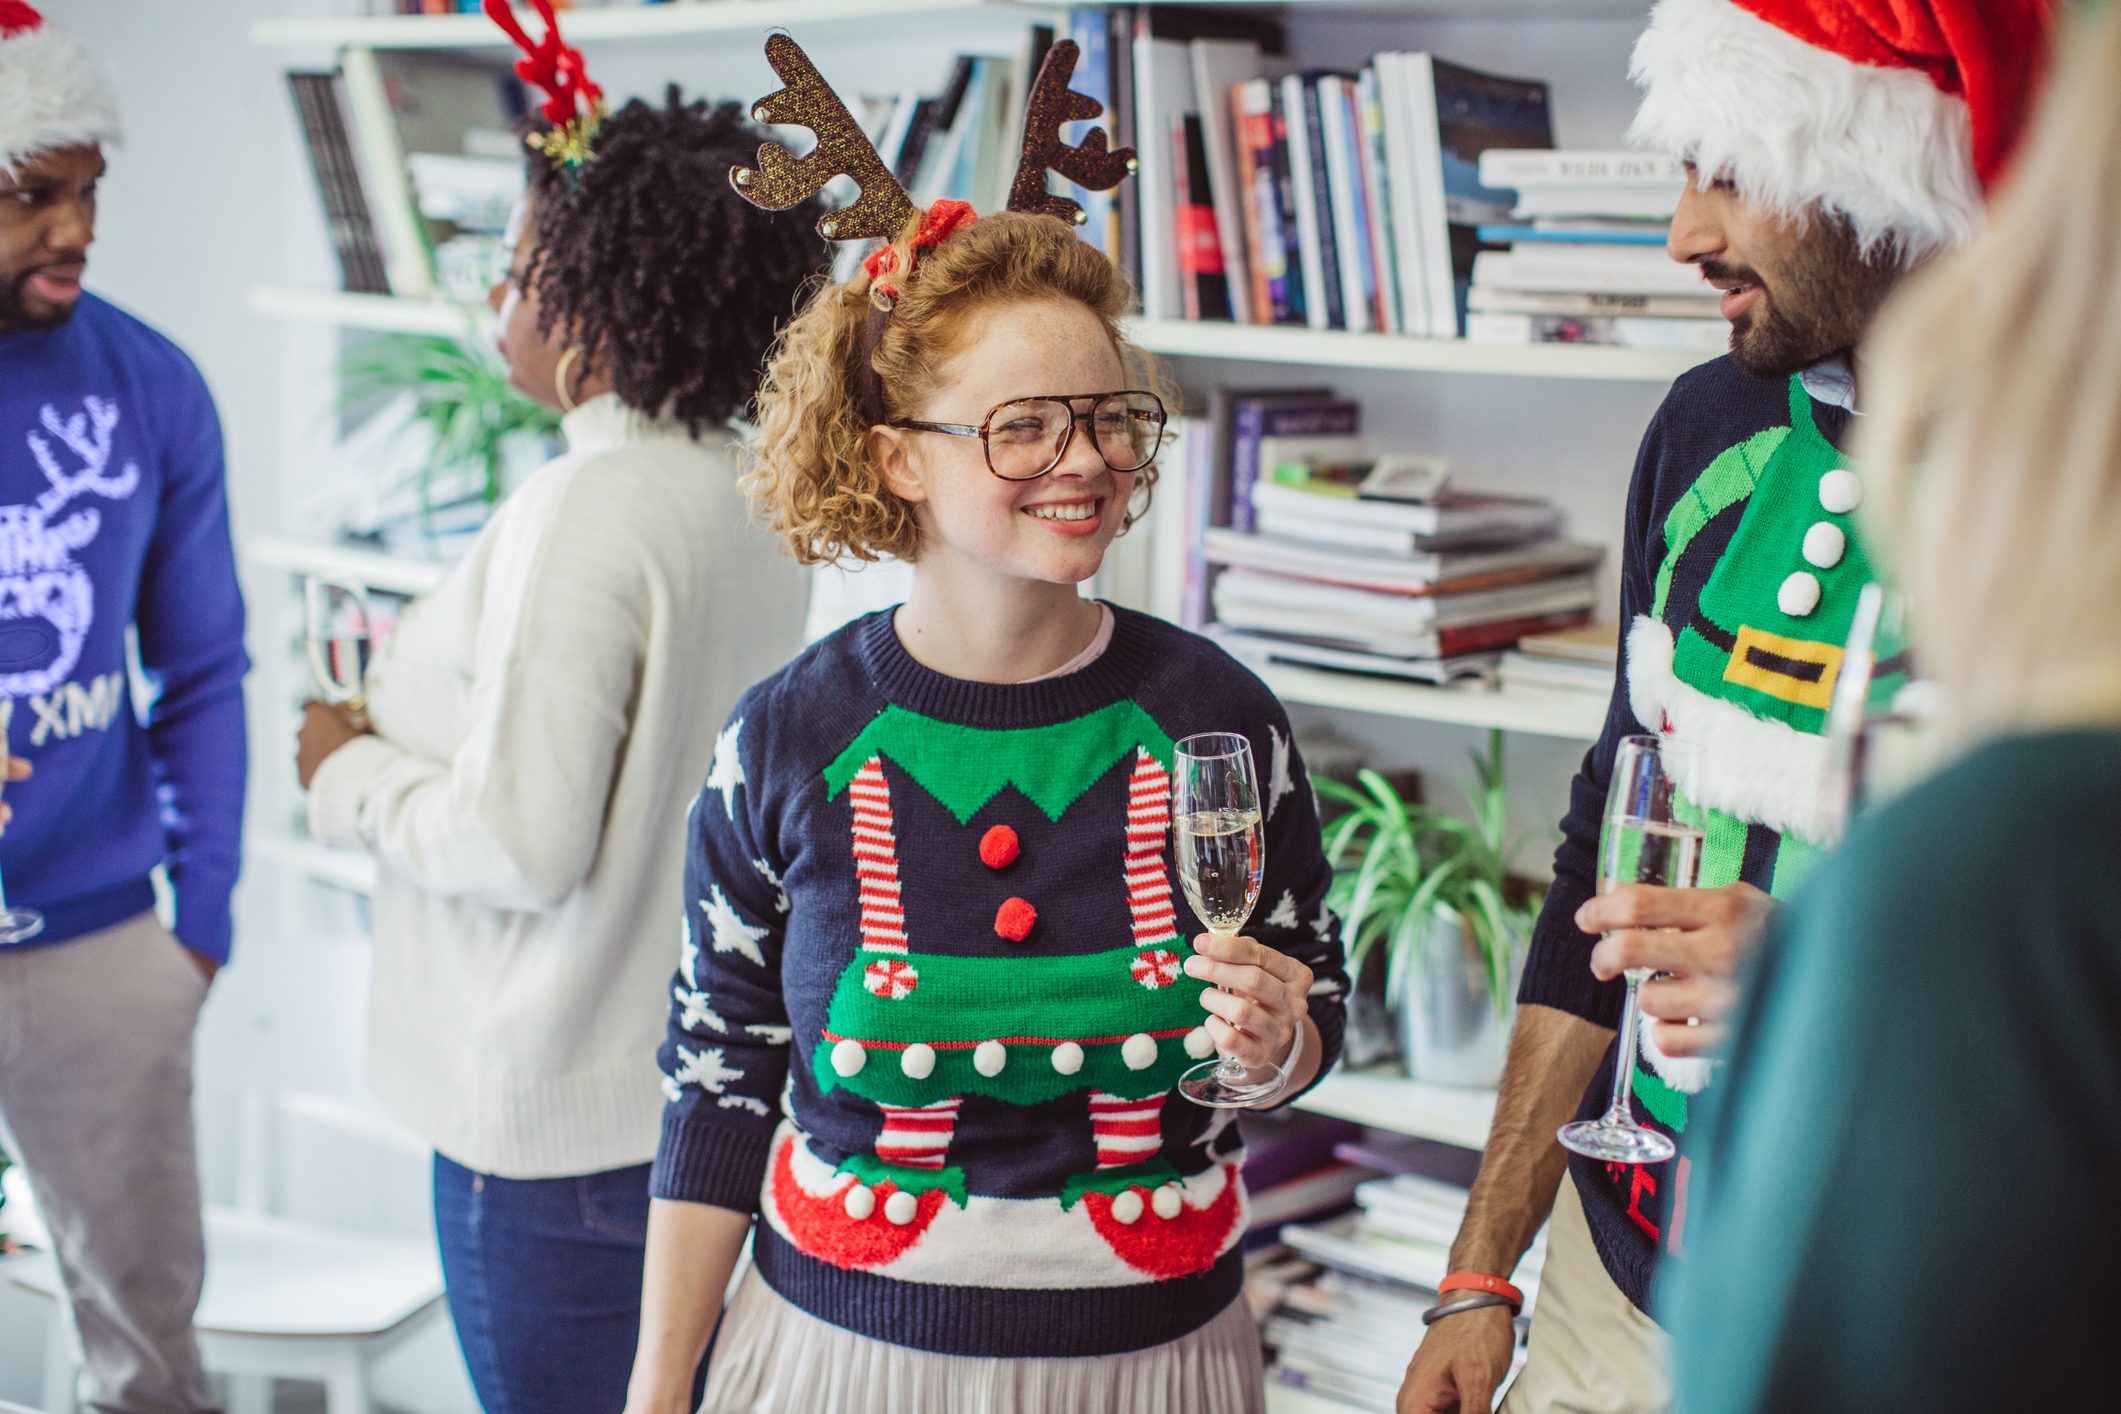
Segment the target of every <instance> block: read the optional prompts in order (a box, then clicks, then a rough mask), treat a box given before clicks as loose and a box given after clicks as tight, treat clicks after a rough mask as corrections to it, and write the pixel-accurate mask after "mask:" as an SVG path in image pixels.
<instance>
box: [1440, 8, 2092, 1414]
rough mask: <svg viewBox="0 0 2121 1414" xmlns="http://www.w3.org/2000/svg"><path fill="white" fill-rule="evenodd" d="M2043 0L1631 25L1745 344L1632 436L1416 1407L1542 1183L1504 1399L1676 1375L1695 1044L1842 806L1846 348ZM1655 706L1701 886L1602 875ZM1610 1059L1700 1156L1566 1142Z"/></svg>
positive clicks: (1468, 1337) (1931, 246) (1509, 1253)
mask: <svg viewBox="0 0 2121 1414" xmlns="http://www.w3.org/2000/svg"><path fill="white" fill-rule="evenodd" d="M2053 8H2054V5H2053V0H1981V2H1980V3H1977V0H1659V3H1658V4H1657V5H1656V7H1655V9H1654V10H1653V11H1652V13H1651V17H1650V24H1649V28H1648V29H1647V31H1646V32H1645V33H1644V34H1643V36H1642V38H1641V39H1640V40H1639V41H1638V43H1637V45H1636V48H1635V55H1634V62H1633V65H1632V76H1633V77H1634V79H1635V81H1636V82H1637V84H1638V85H1640V86H1641V88H1642V89H1643V99H1642V104H1641V108H1640V110H1639V112H1638V114H1637V117H1636V122H1635V127H1634V137H1635V138H1636V140H1637V141H1639V142H1641V143H1643V144H1645V145H1647V146H1651V147H1655V148H1658V149H1660V150H1663V151H1665V152H1668V153H1670V154H1672V155H1673V156H1675V157H1677V158H1679V159H1681V160H1682V161H1684V162H1685V163H1686V164H1687V171H1688V174H1689V180H1688V184H1687V190H1686V193H1685V195H1684V197H1683V198H1682V199H1681V201H1680V205H1679V209H1678V212H1677V214H1676V215H1675V217H1674V219H1673V222H1672V228H1671V235H1670V240H1669V245H1670V251H1671V254H1672V256H1673V258H1674V259H1676V260H1680V261H1683V262H1686V263H1689V264H1693V265H1696V266H1699V267H1700V270H1701V274H1702V278H1703V279H1704V280H1705V281H1706V282H1707V283H1708V284H1710V285H1711V286H1713V287H1714V288H1715V289H1717V290H1719V291H1721V292H1722V296H1723V298H1722V312H1723V315H1724V317H1725V318H1726V319H1728V320H1729V321H1730V323H1731V352H1730V354H1729V356H1728V357H1725V358H1722V359H1718V360H1717V361H1716V362H1714V363H1710V364H1707V365H1704V366H1703V367H1700V368H1697V369H1695V370H1694V371H1692V372H1691V373H1688V374H1687V375H1685V376H1684V377H1682V378H1681V379H1680V380H1679V381H1678V382H1677V383H1675V384H1674V385H1673V388H1672V391H1671V393H1670V395H1669V396H1668V397H1667V398H1666V400H1665V402H1664V404H1663V406H1662V407H1660V408H1659V409H1658V412H1657V415H1656V418H1655V419H1654V420H1653V421H1652V423H1651V425H1650V428H1649V431H1648V433H1647V434H1646V436H1645V437H1644V440H1643V444H1642V448H1641V451H1640V453H1639V455H1638V458H1637V461H1636V467H1635V474H1634V481H1633V485H1632V487H1631V489H1630V493H1629V498H1628V514H1627V523H1626V526H1625V531H1624V542H1623V553H1622V560H1621V620H1622V624H1623V626H1624V634H1625V641H1624V643H1623V651H1622V655H1621V661H1620V673H1619V677H1618V680H1617V682H1616V685H1615V690H1614V695H1613V701H1612V706H1611V708H1610V710H1609V712H1608V715H1607V718H1606V725H1605V729H1604V732H1603V734H1602V735H1601V736H1600V738H1599V740H1598V742H1597V743H1596V744H1595V745H1594V746H1593V747H1592V749H1591V751H1590V753H1589V755H1587V756H1586V757H1585V759H1584V764H1583V767H1582V769H1581V770H1580V771H1579V772H1578V775H1577V777H1576V780H1575V783H1574V786H1573V788H1572V800H1571V806H1570V811H1569V814H1568V816H1567V818H1566V819H1564V820H1563V822H1562V831H1563V843H1562V845H1561V847H1560V849H1559V850H1558V851H1557V853H1556V855H1555V881H1554V887H1553V889H1552V891H1551V892H1550V893H1549V894H1548V896H1547V901H1546V905H1545V908H1544V910H1543V912H1542V914H1541V916H1540V919H1539V922H1538V925H1537V926H1536V928H1535V930H1534V934H1533V941H1532V950H1531V955H1530V958H1529V960H1528V962H1527V964H1526V967H1525V973H1524V981H1523V984H1522V987H1521V990H1520V993H1519V1002H1520V1008H1519V1011H1518V1016H1517V1022H1516V1027H1515V1030H1514V1032H1513V1034H1512V1037H1511V1042H1510V1055H1509V1061H1508V1065H1507V1067H1506V1070H1505V1073H1504V1077H1503V1082H1502V1093H1501V1097H1500V1100H1499V1102H1498V1105H1497V1108H1496V1115H1495V1122H1494V1126H1493V1129H1492V1131H1491V1133H1490V1136H1489V1140H1488V1146H1487V1152H1486V1155H1485V1157H1484V1159H1483V1162H1482V1166H1481V1172H1480V1176H1479V1178H1478V1180H1477V1181H1476V1182H1475V1184H1474V1186H1473V1190H1472V1193H1471V1196H1470V1200H1469V1202H1468V1204H1467V1209H1466V1217H1465V1220H1464V1222H1463V1224H1462V1226H1461V1227H1460V1229H1459V1233H1458V1238H1457V1241H1456V1242H1455V1243H1454V1244H1453V1247H1452V1251H1451V1274H1450V1275H1449V1276H1448V1277H1446V1278H1445V1280H1444V1282H1443V1295H1442V1299H1441V1300H1440V1301H1439V1302H1438V1303H1437V1305H1436V1306H1435V1307H1434V1308H1432V1309H1431V1311H1430V1312H1429V1313H1428V1320H1429V1322H1430V1325H1429V1331H1428V1334H1427V1336H1426V1338H1425V1340H1424V1341H1423V1343H1422V1345H1421V1348H1420V1349H1419V1350H1418V1351H1417V1352H1416V1354H1415V1356H1414V1359H1413V1361H1412V1363H1411V1364H1410V1365H1409V1366H1408V1370H1407V1376H1406V1380H1405V1383H1404V1385H1403V1386H1402V1388H1401V1390H1400V1395H1399V1404H1398V1408H1399V1414H1446V1412H1447V1411H1465V1414H1471V1411H1475V1410H1485V1409H1487V1408H1488V1406H1489V1401H1490V1399H1491V1397H1492V1395H1493V1392H1494V1391H1495V1389H1496V1388H1497V1386H1498V1385H1499V1384H1500V1383H1501V1381H1502V1380H1503V1378H1504V1377H1505V1375H1506V1374H1507V1372H1508V1370H1509V1367H1510V1362H1511V1356H1512V1351H1513V1347H1514V1332H1513V1329H1512V1324H1511V1317H1512V1315H1513V1314H1514V1313H1515V1312H1516V1311H1517V1310H1518V1308H1519V1307H1520V1306H1521V1305H1522V1302H1523V1297H1522V1294H1521V1293H1520V1292H1519V1291H1518V1289H1517V1288H1516V1287H1515V1286H1514V1285H1512V1284H1511V1283H1510V1282H1509V1280H1508V1278H1509V1277H1510V1276H1511V1275H1512V1272H1513V1269H1514V1268H1515V1267H1516V1265H1517V1262H1518V1260H1519V1258H1520V1257H1521V1256H1522V1255H1523V1253H1524V1251H1525V1249H1526V1247H1527V1246H1528V1245H1529V1244H1530V1243H1531V1241H1532V1239H1533V1237H1534V1235H1535V1234H1536V1233H1537V1232H1538V1230H1539V1228H1540V1225H1541V1224H1542V1223H1543V1222H1546V1221H1547V1220H1548V1218H1549V1215H1550V1214H1551V1218H1552V1221H1551V1226H1550V1227H1549V1231H1548V1241H1547V1255H1546V1262H1545V1265H1544V1268H1543V1270H1542V1271H1541V1273H1540V1281H1539V1285H1538V1302H1537V1312H1536V1315H1535V1317H1534V1320H1533V1323H1532V1334H1531V1344H1530V1351H1529V1358H1528V1359H1527V1362H1526V1365H1525V1368H1524V1370H1523V1371H1522V1373H1521V1375H1520V1377H1519V1378H1518V1380H1517V1381H1516V1383H1515V1384H1514V1385H1513V1386H1512V1387H1511V1389H1510V1392H1509V1394H1508V1396H1507V1399H1506V1402H1505V1404H1504V1409H1505V1411H1506V1414H1547V1411H1560V1410H1569V1411H1576V1414H1608V1411H1610V1414H1645V1412H1646V1411H1654V1410H1658V1409H1662V1408H1663V1407H1665V1405H1666V1403H1667V1402H1668V1398H1669V1382H1668V1379H1667V1374H1666V1360H1665V1342H1664V1334H1663V1332H1662V1331H1661V1330H1660V1329H1659V1327H1658V1326H1657V1324H1656V1323H1655V1322H1654V1321H1653V1320H1652V1319H1651V1318H1650V1316H1649V1315H1648V1314H1647V1313H1646V1308H1647V1305H1648V1301H1649V1295H1650V1286H1651V1279H1652V1276H1653V1275H1654V1273H1655V1272H1656V1270H1657V1268H1658V1266H1659V1264H1660V1263H1661V1262H1664V1261H1680V1262H1683V1261H1685V1260H1686V1223H1687V1189H1688V1175H1689V1170H1690V1167H1691V1165H1690V1160H1689V1158H1688V1152H1687V1130H1688V1120H1689V1117H1690V1109H1691V1108H1692V1106H1694V1105H1695V1104H1696V1103H1698V1100H1699V1097H1700V1095H1701V1092H1702V1090H1703V1089H1704V1088H1705V1087H1706V1086H1707V1084H1708V1083H1709V1080H1710V1076H1711V1072H1710V1069H1709V1067H1710V1065H1711V1062H1710V1061H1709V1060H1707V1059H1705V1058H1704V1053H1705V1052H1707V1051H1709V1050H1710V1049H1711V1048H1712V1047H1713V1046H1714V1044H1715V1042H1716V1041H1717V1039H1718V1038H1719V1034H1720V1029H1721V1028H1720V1020H1721V1018H1722V1017H1723V1016H1724V1014H1725V1013H1726V1012H1727V1010H1728V1008H1729V1006H1730V1004H1731V1000H1732V991H1733V988H1732V982H1731V978H1732V976H1733V973H1734V970H1735V968H1736V967H1737V965H1738V963H1739V961H1740V960H1741V959H1742V957H1743V956H1744V954H1745V953H1746V951H1747V950H1748V948H1749V947H1750V945H1751V942H1752V940H1753V939H1754V937H1755V936H1757V933H1758V930H1759V927H1760V925H1761V923H1762V922H1763V921H1764V919H1765V917H1766V916H1767V915H1768V914H1769V913H1770V912H1771V911H1772V910H1773V908H1774V907H1775V903H1774V900H1775V899H1777V898H1780V897H1783V896H1785V895H1786V894H1787V893H1788V892H1789V891H1790V890H1791V889H1792V888H1793V887H1794V886H1795V885H1796V883H1797V882H1798V881H1799V880H1800V879H1802V877H1803V876H1804V873H1805V871H1806V869H1807V867H1808V866H1809V864H1810V863H1811V862H1812V861H1813V860H1814V859H1815V858H1816V857H1817V855H1818V853H1819V851H1820V850H1821V849H1822V848H1823V847H1824V846H1825V845H1827V844H1828V843H1830V842H1831V839H1832V837H1833V834H1834V831H1835V827H1836V824H1837V821H1838V805H1839V802H1838V801H1837V800H1836V799H1835V798H1834V795H1833V792H1832V791H1831V789H1830V788H1829V787H1828V779H1829V775H1830V773H1829V771H1828V769H1827V766H1828V762H1827V750H1826V742H1825V738H1824V735H1823V733H1824V730H1825V723H1826V709H1827V704H1828V701H1829V699H1830V697H1831V695H1832V692H1833V687H1834V682H1835V680H1836V677H1837V675H1838V672H1839V668H1840V664H1841V657H1842V646H1843V644H1844V643H1846V642H1847V640H1848V637H1849V630H1850V627H1851V622H1852V619H1853V616H1854V612H1855V606H1856V601H1857V596H1858V594H1859V593H1860V591H1861V590H1862V589H1863V587H1864V586H1865V585H1866V584H1868V583H1869V582H1870V581H1871V580H1872V578H1873V573H1872V567H1871V562H1870V559H1869V557H1868V555H1867V553H1866V551H1865V547H1864V544H1863V541H1862V538H1861V534H1860V528H1859V526H1858V525H1857V523H1856V520H1855V518H1854V514H1853V513H1854V512H1855V510H1856V508H1857V506H1858V504H1859V503H1860V501H1861V499H1862V484H1861V482H1860V481H1859V480H1858V479H1857V477H1856V476H1855V474H1854V473H1853V472H1852V471H1851V470H1850V469H1849V468H1848V467H1847V465H1846V461H1845V457H1844V455H1843V451H1844V449H1845V447H1846V446H1847V442H1848V435H1849V432H1850V427H1851V419H1852V417H1854V416H1855V415H1856V412H1857V408H1858V388H1859V384H1860V376H1861V368H1860V366H1859V365H1858V363H1857V361H1856V350H1857V348H1858V346H1859V344H1860V341H1861V339H1862V337H1863V334H1864V332H1865V330H1866V329H1867V327H1868V326H1869V325H1870V323H1871V320H1872V318H1873V317H1874V316H1875V315H1876V313H1877V312H1878V309H1879V307H1880V306H1881V305H1882V304H1883V302H1884V301H1885V299H1886V297H1887V295H1888V294H1890V293H1891V291H1892V290H1893V288H1894V287H1895V286H1896V285H1897V284H1898V283H1899V282H1900V280H1901V279H1902V278H1903V277H1904V276H1905V275H1906V274H1907V273H1908V272H1909V271H1911V270H1912V269H1914V268H1916V267H1918V266H1920V265H1921V264H1922V263H1924V262H1925V261H1927V260H1929V259H1930V258H1931V257H1933V256H1934V255H1936V254H1938V253H1940V252H1942V251H1945V250H1948V249H1951V248H1953V247H1955V246H1957V245H1960V244H1961V243H1963V242H1965V241H1966V240H1967V239H1968V238H1969V237H1970V236H1971V235H1972V234H1973V232H1974V230H1975V228H1976V227H1977V225H1978V224H1979V222H1980V219H1981V210H1982V198H1983V193H1984V190H1985V189H1986V188H1987V187H1988V185H1989V184H1990V183H1992V182H1993V181H1994V180H1995V179H1996V177H1997V176H1998V175H1999V173H2000V172H2001V171H2002V169H2003V166H2004V164H2005V162H2006V160H2007V158H2008V157H2009V155H2010V152H2011V148H2012V145H2013V143H2014V141H2015V140H2016V138H2017V135H2018V130H2019V128H2020V126H2021V124H2022V121H2023V119H2024V117H2025V115H2026V112H2027V109H2028V105H2029V100H2030V96H2031V93H2032V90H2033V87H2034V84H2035V79H2036V76H2037V74H2038V71H2039V69H2040V67H2041V65H2042V61H2043V59H2044V54H2045V47H2046V34H2047V29H2048V24H2049V21H2050V18H2051V13H2050V12H2051V11H2052V9H2053ZM1881 654H1882V656H1881V658H1880V661H1879V663H1878V665H1877V669H1876V672H1875V674H1874V682H1873V688H1872V691H1873V693H1874V695H1875V697H1874V700H1875V699H1877V698H1888V697H1889V696H1890V694H1891V693H1892V692H1894V691H1895V690H1897V689H1898V688H1899V687H1900V686H1902V685H1904V684H1905V682H1906V680H1907V678H1906V663H1905V660H1904V656H1902V655H1899V654H1897V653H1896V652H1892V651H1887V650H1886V647H1885V645H1883V644H1881ZM1641 734H1660V735H1662V736H1663V737H1664V738H1665V739H1667V740H1671V741H1676V742H1680V743H1684V744H1686V745H1689V746H1692V747H1694V748H1696V750H1695V751H1693V752H1674V753H1669V754H1668V759H1669V760H1670V761H1671V763H1672V769H1673V773H1674V775H1675V777H1676V778H1677V783H1678V785H1679V788H1680V790H1681V793H1682V795H1683V796H1684V797H1685V798H1686V799H1687V800H1688V801H1689V802H1691V807H1692V809H1693V810H1694V811H1695V812H1696V813H1697V814H1698V815H1699V817H1700V818H1701V819H1702V821H1703V823H1704V825H1705V829H1704V835H1705V842H1704V845H1703V849H1702V856H1701V864H1700V875H1699V882H1700V885H1701V887H1700V888H1698V889H1692V890H1673V889H1658V888H1650V887H1645V886H1639V885H1636V886H1629V887H1626V888H1621V889H1618V890H1615V891H1613V892H1611V893H1608V894H1606V895H1604V896H1599V895H1598V894H1597V884H1596V881H1597V859H1596V856H1597V847H1598V839H1599V829H1600V824H1601V817H1602V816H1603V814H1604V810H1605V801H1606V792H1607V786H1608V783H1609V779H1610V776H1611V772H1612V766H1613V760H1614V754H1615V751H1616V749H1617V747H1618V744H1619V742H1620V740H1621V739H1622V738H1624V737H1628V736H1634V735H1641ZM1601 936H1602V937H1603V941H1601V940H1600V939H1601ZM1638 968H1640V969H1653V970H1654V971H1656V972H1658V973H1663V974H1670V975H1666V976H1660V977H1658V978H1656V979H1655V980H1652V981H1649V982H1646V983H1644V984H1643V986H1642V989H1641V993H1640V1002H1641V1007H1642V1013H1643V1015H1644V1017H1645V1018H1646V1020H1645V1023H1644V1025H1643V1027H1642V1034H1641V1043H1640V1046H1639V1048H1638V1054H1634V1055H1626V1056H1622V1055H1618V1054H1617V1050H1618V1047H1617V1044H1616V1040H1615V1032H1616V1029H1617V1027H1618V1023H1619V1019H1620V1014H1621V1010H1622V1002H1623V998H1624V992H1623V984H1622V982H1621V981H1620V978H1621V976H1622V974H1623V971H1624V970H1627V969H1638ZM1619 1065H1625V1066H1627V1067H1629V1078H1630V1080H1631V1084H1632V1098H1631V1108H1632V1112H1633V1116H1634V1118H1635V1120H1636V1121H1637V1123H1639V1124H1640V1125H1641V1126H1643V1127H1644V1128H1646V1129H1648V1130H1650V1131H1652V1132H1653V1133H1655V1134H1657V1135H1660V1136H1663V1137H1665V1138H1667V1139H1669V1140H1671V1141H1673V1144H1674V1145H1675V1146H1676V1156H1674V1157H1671V1158H1668V1159H1665V1160H1662V1161H1658V1162H1643V1163H1610V1162H1603V1161H1596V1160H1592V1159H1589V1158H1585V1157H1582V1156H1579V1155H1573V1154H1570V1153H1568V1152H1567V1151H1565V1150H1564V1149H1563V1148H1562V1147H1561V1146H1560V1145H1559V1144H1558V1143H1557V1142H1556V1139H1555V1131H1556V1129H1557V1127H1559V1126H1560V1125H1562V1124H1564V1123H1565V1122H1567V1121H1570V1120H1572V1119H1578V1118H1582V1119H1596V1118H1597V1117H1598V1116H1600V1115H1601V1114H1602V1113H1604V1111H1605V1109H1606V1106H1607V1103H1608V1099H1609V1096H1610V1095H1611V1093H1612V1089H1613V1080H1614V1069H1615V1067H1616V1066H1619ZM1851 1083H1856V1082H1855V1081H1854V1079H1853V1078H1852V1080H1851ZM1565 1173H1566V1176H1567V1178H1568V1179H1569V1180H1570V1181H1569V1182H1566V1183H1564V1182H1563V1181H1562V1180H1563V1177H1564V1174H1565ZM1729 1279H1730V1280H1732V1281H1743V1280H1744V1279H1745V1276H1744V1273H1742V1272H1733V1273H1731V1274H1730V1276H1729Z"/></svg>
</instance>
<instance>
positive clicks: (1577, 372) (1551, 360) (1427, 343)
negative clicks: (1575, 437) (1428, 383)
mask: <svg viewBox="0 0 2121 1414" xmlns="http://www.w3.org/2000/svg"><path fill="white" fill-rule="evenodd" d="M1127 331H1128V337H1130V338H1131V339H1133V340H1134V342H1135V343H1137V344H1139V345H1141V346H1142V347H1143V348H1145V349H1148V350H1149V351H1150V352H1152V353H1158V354H1163V355H1165V356H1166V357H1171V358H1218V359H1237V360H1241V361H1244V362H1250V363H1280V364H1302V365H1310V366H1316V367H1328V368H1378V369H1386V370H1389V371H1393V372H1402V373H1488V374H1500V375H1503V376H1506V377H1518V378H1579V379H1595V380H1602V381H1610V382H1627V383H1669V382H1671V381H1672V380H1673V379H1675V378H1677V377H1678V376H1679V375H1680V374H1682V373H1684V372H1686V371H1687V370H1688V369H1690V368H1692V367H1694V366H1695V365H1696V364H1699V363H1706V362H1707V361H1708V360H1709V358H1710V355H1708V354H1698V353H1668V352H1664V351H1661V350H1656V349H1616V348H1603V347H1600V346H1598V345H1594V344H1484V343H1475V342H1472V341H1470V340H1467V339H1414V338H1408V337H1407V336H1405V335H1403V334H1350V333H1348V332H1346V331H1345V330H1340V329H1296V328H1290V327H1287V326H1283V325H1264V324H1225V323H1220V322H1213V321H1205V320H1198V321H1197V320H1190V319H1132V320H1129V321H1127Z"/></svg>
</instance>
